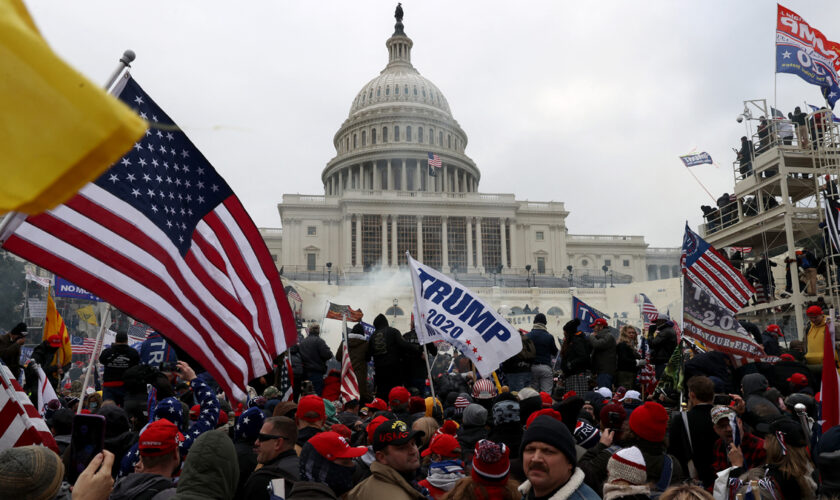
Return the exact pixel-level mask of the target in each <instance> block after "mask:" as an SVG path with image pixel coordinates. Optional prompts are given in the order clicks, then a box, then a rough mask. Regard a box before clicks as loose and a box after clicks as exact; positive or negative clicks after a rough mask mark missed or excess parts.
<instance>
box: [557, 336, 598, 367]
mask: <svg viewBox="0 0 840 500" xmlns="http://www.w3.org/2000/svg"><path fill="white" fill-rule="evenodd" d="M591 356H592V346H591V345H590V344H589V342H588V341H587V340H586V337H585V336H584V334H583V333H581V332H577V333H576V334H574V335H573V336H572V338H571V339H569V345H568V347H567V348H566V349H565V352H564V353H563V360H562V361H561V362H560V368H561V369H562V370H563V374H564V375H566V376H567V377H568V376H571V375H577V374H578V373H582V372H584V371H586V370H588V369H589V368H590V367H591V366H592V360H591V359H590V358H591Z"/></svg>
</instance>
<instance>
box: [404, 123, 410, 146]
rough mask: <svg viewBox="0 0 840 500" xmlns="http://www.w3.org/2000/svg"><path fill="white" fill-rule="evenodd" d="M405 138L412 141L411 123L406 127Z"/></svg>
mask: <svg viewBox="0 0 840 500" xmlns="http://www.w3.org/2000/svg"><path fill="white" fill-rule="evenodd" d="M405 140H406V142H411V125H409V126H407V127H406V128H405Z"/></svg>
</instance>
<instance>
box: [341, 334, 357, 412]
mask: <svg viewBox="0 0 840 500" xmlns="http://www.w3.org/2000/svg"><path fill="white" fill-rule="evenodd" d="M349 351H350V349H348V348H347V344H346V343H345V344H344V349H342V352H343V354H342V355H341V399H342V401H344V402H347V401H350V400H353V399H355V400H358V399H359V397H360V393H359V381H358V380H357V379H356V372H354V371H353V365H352V363H350V354H349Z"/></svg>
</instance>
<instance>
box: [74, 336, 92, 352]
mask: <svg viewBox="0 0 840 500" xmlns="http://www.w3.org/2000/svg"><path fill="white" fill-rule="evenodd" d="M95 346H96V339H95V338H88V337H79V336H76V335H73V336H72V337H70V347H71V348H72V349H73V354H91V353H93V348H94V347H95Z"/></svg>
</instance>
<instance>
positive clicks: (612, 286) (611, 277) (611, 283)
mask: <svg viewBox="0 0 840 500" xmlns="http://www.w3.org/2000/svg"><path fill="white" fill-rule="evenodd" d="M610 288H615V285H614V284H613V272H612V271H610Z"/></svg>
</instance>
